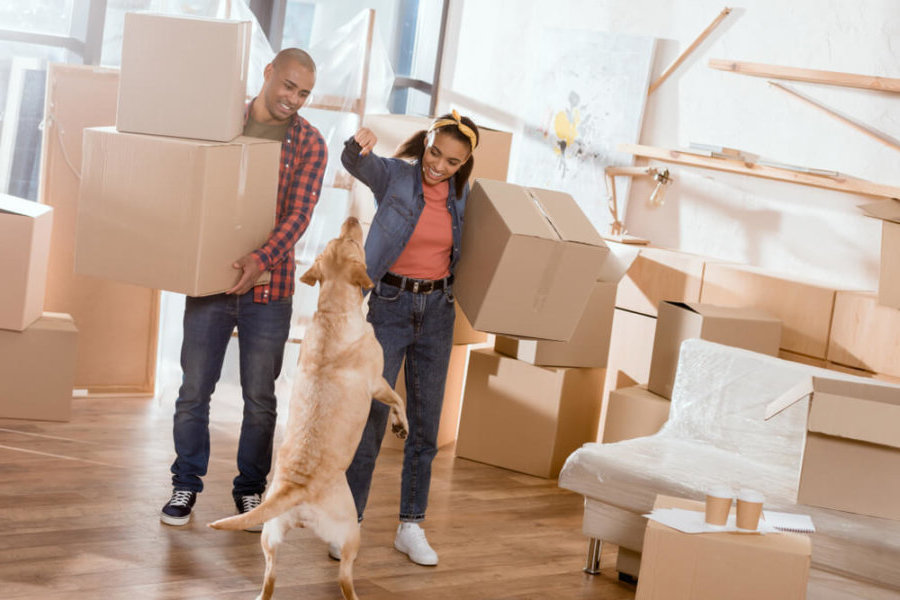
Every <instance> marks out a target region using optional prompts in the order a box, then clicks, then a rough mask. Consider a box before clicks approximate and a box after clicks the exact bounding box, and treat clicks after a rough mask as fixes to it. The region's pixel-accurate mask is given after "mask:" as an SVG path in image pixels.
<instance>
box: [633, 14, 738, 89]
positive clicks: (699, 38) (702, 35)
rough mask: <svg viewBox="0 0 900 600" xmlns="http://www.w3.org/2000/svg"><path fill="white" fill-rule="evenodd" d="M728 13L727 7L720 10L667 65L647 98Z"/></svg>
mask: <svg viewBox="0 0 900 600" xmlns="http://www.w3.org/2000/svg"><path fill="white" fill-rule="evenodd" d="M729 13H731V9H730V8H728V7H727V6H726V7H725V8H723V9H722V12H720V13H719V16H717V17H716V18H715V19H713V22H712V23H710V24H709V25H707V26H706V29H704V30H703V31H702V32H701V33H700V35H698V36H697V39H695V40H694V41H693V43H692V44H691V45H690V46H688V47H687V48H685V49H684V52H682V53H681V55H680V56H679V57H678V58H676V59H675V62H673V63H672V64H671V65H669V68H668V69H666V70H665V71H663V74H662V75H660V76H659V77H658V78H657V79H656V81H654V82H653V83H651V84H650V88H649V89H648V90H647V95H648V96H649V95H650V94H652V93H653V91H654V90H655V89H656V88H658V87H659V86H660V85H662V82H663V81H665V80H666V79H667V78H668V77H669V75H671V74H672V73H673V72H674V71H675V69H677V68H678V67H679V66H680V65H681V63H683V62H684V61H685V59H687V57H688V56H689V55H690V54H691V52H693V51H694V50H696V49H697V46H699V45H700V44H702V43H703V40H705V39H706V38H707V37H709V34H710V33H712V31H713V29H715V28H716V27H717V26H718V25H719V23H721V22H722V20H723V19H725V17H727V16H728V15H729Z"/></svg>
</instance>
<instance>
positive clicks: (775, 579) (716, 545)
mask: <svg viewBox="0 0 900 600" xmlns="http://www.w3.org/2000/svg"><path fill="white" fill-rule="evenodd" d="M653 508H682V509H685V510H696V511H699V512H702V511H703V504H702V503H701V502H696V501H692V500H682V499H679V498H671V497H667V496H662V495H660V496H657V497H656V502H655V503H654V505H653ZM732 510H734V509H732ZM810 553H811V544H810V540H809V537H807V536H805V535H799V534H789V533H778V534H769V535H748V534H744V533H734V532H728V533H724V532H723V533H695V534H690V533H682V532H681V531H678V530H677V529H672V528H670V527H666V526H665V525H662V524H660V523H657V522H656V521H652V520H648V521H647V529H646V530H645V531H644V548H643V551H642V554H641V570H640V575H639V576H638V586H637V592H636V595H635V598H636V600H723V599H726V598H727V599H728V600H761V599H762V598H766V599H768V600H775V599H777V600H802V599H803V598H806V586H807V582H808V579H809V565H810Z"/></svg>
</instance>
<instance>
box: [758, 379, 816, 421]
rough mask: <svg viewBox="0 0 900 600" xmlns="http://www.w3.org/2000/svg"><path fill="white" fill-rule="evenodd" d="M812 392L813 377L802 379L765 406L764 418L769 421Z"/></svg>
mask: <svg viewBox="0 0 900 600" xmlns="http://www.w3.org/2000/svg"><path fill="white" fill-rule="evenodd" d="M812 392H813V377H809V376H807V377H804V378H803V379H802V380H801V381H798V382H797V383H796V384H795V385H794V386H793V387H791V388H790V389H788V390H787V391H786V392H784V393H783V394H781V395H780V396H778V397H777V398H775V399H774V400H772V401H771V402H769V404H767V405H766V413H765V418H766V419H767V420H768V419H771V418H772V417H774V416H775V415H777V414H778V413H780V412H781V411H783V410H784V409H786V408H787V407H789V406H791V405H792V404H794V403H795V402H797V401H798V400H802V399H803V398H805V397H806V396H808V395H810V394H812Z"/></svg>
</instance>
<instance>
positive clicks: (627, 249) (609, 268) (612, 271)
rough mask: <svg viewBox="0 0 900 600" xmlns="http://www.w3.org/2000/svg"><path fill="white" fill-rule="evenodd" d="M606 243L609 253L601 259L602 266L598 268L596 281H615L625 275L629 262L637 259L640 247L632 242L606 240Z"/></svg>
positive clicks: (629, 266)
mask: <svg viewBox="0 0 900 600" xmlns="http://www.w3.org/2000/svg"><path fill="white" fill-rule="evenodd" d="M606 245H607V247H609V254H607V255H606V258H605V259H604V260H603V266H602V267H601V268H600V274H599V275H598V276H597V281H606V282H610V283H615V282H617V281H621V279H622V278H623V277H625V273H627V272H628V269H630V268H631V264H632V263H633V262H634V261H635V260H637V257H638V255H639V254H640V252H641V249H640V247H636V246H634V245H633V244H618V243H616V242H606Z"/></svg>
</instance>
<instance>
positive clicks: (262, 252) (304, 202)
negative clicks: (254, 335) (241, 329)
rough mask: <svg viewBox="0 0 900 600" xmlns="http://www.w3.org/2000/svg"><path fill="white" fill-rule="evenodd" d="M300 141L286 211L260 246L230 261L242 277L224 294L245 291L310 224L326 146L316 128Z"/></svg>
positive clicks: (326, 154) (285, 252) (285, 251)
mask: <svg viewBox="0 0 900 600" xmlns="http://www.w3.org/2000/svg"><path fill="white" fill-rule="evenodd" d="M298 141H299V140H298ZM301 143H302V144H303V145H302V147H303V151H302V153H303V156H302V158H301V159H300V170H299V171H298V172H297V174H296V175H295V177H293V179H292V180H291V182H290V184H289V185H290V189H289V190H288V192H287V195H288V196H287V197H288V207H287V212H286V213H285V214H284V215H283V216H282V218H281V219H280V220H279V221H278V223H276V224H275V228H274V229H273V230H272V233H270V234H269V238H268V240H266V243H265V244H263V246H262V247H261V248H259V249H257V250H254V251H253V252H251V253H249V254H247V255H245V256H242V257H241V258H240V259H238V260H237V261H236V262H235V263H234V264H233V265H232V266H233V267H234V268H235V269H239V270H240V271H241V277H240V279H239V280H238V282H237V283H236V284H235V286H234V287H233V288H231V289H230V290H228V291H227V292H225V293H226V294H244V293H246V292H248V291H249V290H250V289H251V288H252V287H253V284H254V283H256V281H257V279H259V276H260V275H261V274H262V272H263V271H266V270H268V269H271V268H272V267H273V266H274V265H276V264H278V263H280V262H281V261H282V260H284V259H285V257H286V256H287V255H288V254H289V253H290V251H291V249H292V248H293V247H294V245H295V244H296V243H297V240H298V239H300V236H301V235H303V232H304V231H306V228H307V227H308V226H309V221H310V219H311V218H312V213H313V209H314V208H315V206H316V203H317V202H318V201H319V193H320V192H321V189H322V179H323V178H324V176H325V165H326V164H327V162H328V148H327V147H326V145H325V140H324V139H322V137H321V136H320V135H319V134H318V133H317V132H313V133H312V135H310V136H308V139H306V140H303V141H302V142H301Z"/></svg>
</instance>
